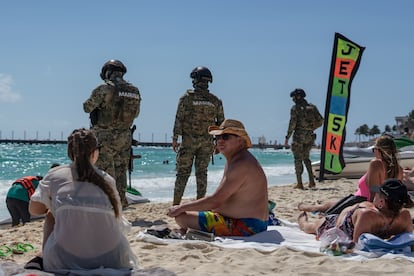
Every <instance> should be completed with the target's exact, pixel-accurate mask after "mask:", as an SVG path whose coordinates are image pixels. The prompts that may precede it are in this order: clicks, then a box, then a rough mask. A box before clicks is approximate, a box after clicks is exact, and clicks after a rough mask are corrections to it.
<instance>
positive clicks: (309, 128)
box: [285, 89, 323, 189]
mask: <svg viewBox="0 0 414 276" xmlns="http://www.w3.org/2000/svg"><path fill="white" fill-rule="evenodd" d="M290 97H291V98H292V100H293V101H294V102H295V105H294V106H293V107H292V108H291V110H290V122H289V128H288V131H287V135H286V140H285V145H286V146H288V142H289V138H290V136H291V135H292V133H293V139H292V140H293V141H292V152H293V157H294V159H295V171H296V180H297V184H296V186H295V187H294V188H297V189H303V183H302V173H303V164H302V162H303V163H304V164H305V167H306V170H307V171H308V175H309V188H313V187H315V179H314V175H313V172H312V164H311V160H310V159H309V152H310V150H311V148H312V146H313V144H314V142H315V139H316V134H315V133H314V132H313V131H314V130H315V129H317V128H319V127H320V126H321V125H322V124H323V118H322V116H321V114H320V113H319V111H318V108H317V107H316V106H315V105H313V104H310V103H308V102H307V101H306V100H305V97H306V93H305V91H304V90H303V89H295V90H294V91H292V92H291V93H290Z"/></svg>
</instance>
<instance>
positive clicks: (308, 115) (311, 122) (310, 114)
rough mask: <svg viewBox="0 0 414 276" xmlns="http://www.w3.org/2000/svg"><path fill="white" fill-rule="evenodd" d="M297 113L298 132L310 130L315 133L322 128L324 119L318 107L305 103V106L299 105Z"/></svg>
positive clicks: (296, 109) (296, 108) (296, 107)
mask: <svg viewBox="0 0 414 276" xmlns="http://www.w3.org/2000/svg"><path fill="white" fill-rule="evenodd" d="M295 111H296V119H297V121H296V130H310V131H313V130H315V129H317V128H318V127H320V126H321V125H322V123H323V118H322V116H321V115H320V113H319V111H318V109H317V107H316V106H315V105H313V104H309V103H307V102H305V103H304V104H297V105H296V106H295Z"/></svg>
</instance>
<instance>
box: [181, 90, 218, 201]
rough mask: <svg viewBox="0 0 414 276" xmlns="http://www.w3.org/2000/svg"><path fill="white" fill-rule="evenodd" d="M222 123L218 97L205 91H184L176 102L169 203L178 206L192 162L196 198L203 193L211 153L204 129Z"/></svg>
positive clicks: (206, 130) (206, 132)
mask: <svg viewBox="0 0 414 276" xmlns="http://www.w3.org/2000/svg"><path fill="white" fill-rule="evenodd" d="M223 121H224V111H223V105H222V102H221V100H220V99H219V98H217V97H216V96H215V95H213V94H211V93H210V92H209V91H208V89H206V90H198V89H196V90H187V93H185V94H184V95H183V96H182V97H181V98H180V100H179V103H178V108H177V114H176V117H175V124H174V130H173V135H174V136H173V139H175V140H176V139H177V137H178V136H179V135H181V136H182V143H181V145H180V148H179V150H178V154H177V167H176V170H177V177H176V180H175V188H174V201H173V204H174V205H176V204H179V203H180V202H181V198H182V196H183V194H184V190H185V186H186V185H187V181H188V178H189V176H190V174H191V168H192V166H193V162H195V175H196V182H197V199H199V198H202V197H204V196H205V194H206V189H207V167H208V164H209V162H210V157H211V155H212V154H213V151H214V144H213V139H212V136H211V135H209V134H208V127H209V126H211V125H220V124H221V122H223Z"/></svg>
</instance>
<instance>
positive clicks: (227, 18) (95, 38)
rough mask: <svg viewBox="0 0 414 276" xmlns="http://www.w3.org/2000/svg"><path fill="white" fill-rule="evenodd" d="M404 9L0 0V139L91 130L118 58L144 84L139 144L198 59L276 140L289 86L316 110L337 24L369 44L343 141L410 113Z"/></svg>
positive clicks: (412, 21) (156, 134) (170, 107)
mask: <svg viewBox="0 0 414 276" xmlns="http://www.w3.org/2000/svg"><path fill="white" fill-rule="evenodd" d="M413 7H414V2H413V1H411V0H405V1H382V0H379V1H360V0H347V1H333V0H326V1H316V0H315V1H307V0H304V1H277V0H267V1H259V0H258V1H248V0H225V1H223V0H209V1H194V0H192V1H190V0H179V1H167V0H165V1H161V0H148V1H132V0H130V1H107V0H88V1H85V0H72V1H51V0H48V1H29V0H28V1H2V4H1V9H0V26H1V40H0V131H1V137H2V138H3V139H6V138H11V136H12V133H14V138H24V133H26V138H27V139H34V138H36V133H37V135H38V138H39V139H43V138H46V139H47V138H49V135H50V137H51V138H52V139H60V138H61V137H62V136H63V139H66V137H67V135H68V134H69V133H70V132H71V131H72V130H73V129H74V128H79V127H88V126H89V118H88V114H86V113H84V111H83V108H82V103H83V102H84V101H85V100H86V99H87V98H88V97H89V95H90V93H91V91H92V90H93V89H94V88H95V87H96V86H97V85H99V84H101V83H102V80H101V79H100V77H99V73H100V70H101V67H102V65H103V63H105V62H106V61H107V60H108V59H113V58H115V59H119V60H121V61H123V62H124V64H125V65H126V66H127V68H128V72H127V74H126V75H125V79H126V80H128V81H130V82H132V83H133V84H134V85H136V86H137V87H138V88H139V89H140V91H141V95H142V98H143V100H142V103H141V113H140V115H139V117H138V118H137V119H136V120H135V124H136V126H137V131H136V135H135V137H136V138H138V137H139V138H140V140H141V141H152V140H154V141H159V142H164V141H166V139H167V141H170V137H171V135H172V128H173V123H174V117H175V112H176V108H177V103H178V99H179V97H180V96H181V95H182V94H183V93H184V92H185V91H186V89H188V88H191V80H190V78H189V74H190V72H191V70H192V69H193V68H194V67H196V66H199V65H202V66H207V67H208V68H210V70H211V71H212V74H213V79H214V81H213V83H212V84H211V86H210V90H211V92H213V93H214V94H216V95H217V96H219V97H220V98H221V99H222V100H223V105H224V112H225V116H226V118H233V119H239V120H241V121H242V122H243V123H244V124H245V126H246V128H247V130H248V132H249V133H250V136H251V137H252V138H253V141H254V142H257V138H258V137H259V136H262V135H264V136H265V137H266V138H267V140H268V141H269V140H272V141H274V140H275V139H277V141H278V142H281V143H283V140H284V137H285V135H286V129H287V126H288V122H289V110H290V108H291V106H292V101H291V99H290V97H289V93H290V92H291V91H292V90H293V89H294V88H297V87H300V88H303V89H304V90H305V91H306V93H307V94H308V96H307V99H308V101H309V102H311V103H314V104H316V105H317V106H318V108H319V109H320V110H321V113H322V114H323V113H324V110H325V99H326V93H327V85H328V78H329V69H330V62H331V56H332V47H333V39H334V33H335V32H338V33H341V34H343V35H344V36H346V37H347V38H349V39H351V40H353V41H354V42H356V43H358V44H360V45H361V46H365V47H366V49H365V52H364V54H363V56H362V61H361V65H360V68H359V71H358V73H357V75H356V77H355V79H354V81H353V84H352V95H351V105H350V109H349V117H348V123H347V133H348V135H347V138H346V141H354V140H355V139H356V137H355V135H353V133H354V132H355V129H356V128H357V127H359V126H360V125H362V124H364V123H366V124H368V126H369V127H372V126H373V125H374V124H376V125H378V126H379V127H380V129H381V130H384V126H385V125H387V124H388V125H391V126H392V125H394V124H395V120H394V117H395V116H404V115H407V114H408V113H409V112H410V111H411V110H413V109H414V106H413V103H414V101H413V99H414V96H413V91H412V90H413V89H412V80H413V73H414V70H413V64H414V42H413V39H414V36H413V26H414V16H413V10H414V9H413ZM318 132H319V133H321V132H322V128H321V129H319V131H318ZM49 133H50V134H49ZM62 134H63V135H62ZM319 138H320V135H319ZM318 140H319V139H318Z"/></svg>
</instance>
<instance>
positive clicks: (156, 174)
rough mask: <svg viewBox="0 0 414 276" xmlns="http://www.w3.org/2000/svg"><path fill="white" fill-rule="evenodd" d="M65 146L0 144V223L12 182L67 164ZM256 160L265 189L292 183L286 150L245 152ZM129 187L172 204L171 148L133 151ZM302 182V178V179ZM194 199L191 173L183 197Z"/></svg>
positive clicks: (214, 178)
mask: <svg viewBox="0 0 414 276" xmlns="http://www.w3.org/2000/svg"><path fill="white" fill-rule="evenodd" d="M66 149H67V146H66V144H50V145H46V144H32V145H30V144H0V220H2V219H5V218H8V217H9V213H8V211H7V208H6V203H5V198H6V194H7V190H8V189H9V187H10V185H11V184H12V183H13V181H14V180H16V179H18V178H20V177H22V176H25V175H45V174H46V173H47V171H48V169H49V168H50V166H51V164H52V163H60V164H68V163H70V161H69V158H68V157H67V153H66ZM249 150H250V152H251V153H252V154H253V155H254V156H255V157H256V158H257V159H258V160H259V162H260V163H261V164H262V166H263V169H264V171H265V173H266V176H267V178H268V185H269V186H278V185H288V184H292V183H294V182H295V181H296V177H295V169H294V165H293V156H292V153H291V151H290V150H274V149H249ZM134 154H140V155H141V158H140V159H135V160H134V166H133V171H132V173H131V184H130V183H129V182H128V185H131V186H132V187H134V188H136V189H138V190H139V191H140V192H141V193H142V195H143V196H144V197H146V198H148V199H149V200H150V201H152V202H167V201H172V196H173V190H174V181H175V156H176V155H175V153H174V151H173V150H172V148H162V147H141V146H138V147H135V148H134ZM319 155H320V153H319V152H318V151H312V152H311V159H312V161H317V160H319ZM224 163H225V158H224V156H222V155H221V154H217V155H215V156H214V164H213V162H210V165H209V168H208V185H207V193H212V192H213V191H214V190H215V189H216V188H217V185H218V183H219V182H220V179H221V177H222V174H223V168H224ZM305 179H306V178H305ZM195 195H196V182H195V176H194V169H193V171H192V175H191V176H190V179H189V181H188V183H187V187H186V190H185V193H184V197H187V198H192V197H194V196H195Z"/></svg>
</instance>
